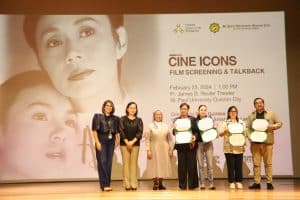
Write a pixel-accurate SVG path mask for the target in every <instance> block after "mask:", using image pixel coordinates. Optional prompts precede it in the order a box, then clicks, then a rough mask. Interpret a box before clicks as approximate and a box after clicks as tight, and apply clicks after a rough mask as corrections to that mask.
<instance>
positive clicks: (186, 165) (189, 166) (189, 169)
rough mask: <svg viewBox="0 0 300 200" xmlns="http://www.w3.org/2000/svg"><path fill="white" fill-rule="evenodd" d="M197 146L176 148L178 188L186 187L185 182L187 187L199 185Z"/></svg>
mask: <svg viewBox="0 0 300 200" xmlns="http://www.w3.org/2000/svg"><path fill="white" fill-rule="evenodd" d="M196 150H197V148H194V149H189V148H183V149H177V156H178V180H179V188H180V189H186V188H187V182H188V187H189V189H194V188H197V187H198V186H199V182H198V173H197V159H196V153H197V151H196Z"/></svg>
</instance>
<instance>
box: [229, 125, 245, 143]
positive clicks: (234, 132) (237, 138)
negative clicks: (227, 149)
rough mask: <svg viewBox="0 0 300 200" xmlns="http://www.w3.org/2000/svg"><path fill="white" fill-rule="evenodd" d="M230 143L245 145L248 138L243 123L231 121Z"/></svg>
mask: <svg viewBox="0 0 300 200" xmlns="http://www.w3.org/2000/svg"><path fill="white" fill-rule="evenodd" d="M227 128H228V131H229V143H230V144H231V145H232V146H244V145H245V142H246V139H245V135H244V126H243V125H242V124H241V123H229V124H228V125H227Z"/></svg>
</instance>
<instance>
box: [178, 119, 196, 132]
mask: <svg viewBox="0 0 300 200" xmlns="http://www.w3.org/2000/svg"><path fill="white" fill-rule="evenodd" d="M174 124H175V125H176V128H175V130H176V131H187V130H191V128H192V123H191V119H190V118H184V119H176V121H175V122H174Z"/></svg>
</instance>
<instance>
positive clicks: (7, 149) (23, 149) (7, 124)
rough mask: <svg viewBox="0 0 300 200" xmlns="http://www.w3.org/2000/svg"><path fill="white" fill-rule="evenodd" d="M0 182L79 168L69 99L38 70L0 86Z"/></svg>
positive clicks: (66, 173)
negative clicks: (76, 166)
mask: <svg viewBox="0 0 300 200" xmlns="http://www.w3.org/2000/svg"><path fill="white" fill-rule="evenodd" d="M0 107H1V113H0V117H1V118H0V119H1V121H0V123H1V124H0V127H1V132H0V138H1V142H0V143H1V144H0V161H1V167H0V169H1V170H0V177H1V179H7V178H8V179H22V178H25V179H48V178H61V177H62V176H66V177H67V176H69V172H70V171H72V168H73V165H74V164H75V163H76V162H77V163H79V159H78V156H76V155H74V154H73V153H74V150H75V148H76V144H78V142H76V135H77V131H76V126H77V119H76V115H75V110H74V108H73V106H72V104H71V102H70V101H69V99H68V98H66V97H65V96H63V95H61V94H60V93H59V92H58V91H57V90H56V89H55V88H54V87H53V86H52V84H51V82H50V80H49V79H48V77H47V75H46V74H45V73H43V72H41V71H27V72H24V73H21V74H18V75H16V76H14V77H12V78H10V79H9V80H7V81H6V82H5V83H4V84H2V85H1V87H0Z"/></svg>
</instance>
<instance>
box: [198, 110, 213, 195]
mask: <svg viewBox="0 0 300 200" xmlns="http://www.w3.org/2000/svg"><path fill="white" fill-rule="evenodd" d="M196 124H197V126H196V127H197V133H198V134H199V140H198V141H199V142H198V150H197V160H198V167H199V168H198V169H199V179H200V189H202V190H203V189H205V185H204V181H205V177H204V174H205V173H204V160H206V166H207V176H208V182H209V189H210V190H215V189H216V188H215V186H214V184H213V180H214V179H213V143H212V140H214V139H216V138H217V136H218V133H217V131H216V130H215V128H214V121H213V120H212V118H210V117H208V115H207V107H206V105H200V106H199V108H198V116H197V122H196ZM204 157H205V159H204Z"/></svg>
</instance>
